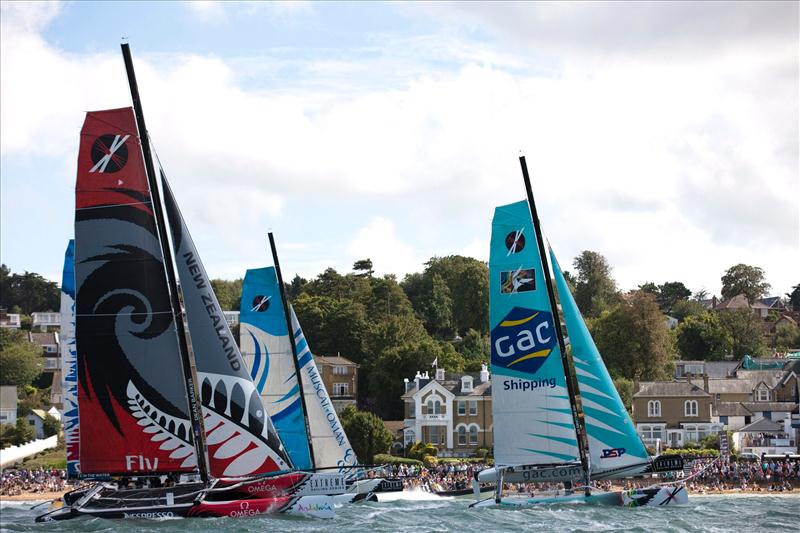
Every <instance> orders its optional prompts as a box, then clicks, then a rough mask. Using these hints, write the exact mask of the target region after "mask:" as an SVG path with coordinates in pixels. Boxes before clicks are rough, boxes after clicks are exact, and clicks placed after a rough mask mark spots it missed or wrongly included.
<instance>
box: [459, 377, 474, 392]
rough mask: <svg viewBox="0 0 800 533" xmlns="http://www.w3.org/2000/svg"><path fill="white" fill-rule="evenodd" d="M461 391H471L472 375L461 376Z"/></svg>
mask: <svg viewBox="0 0 800 533" xmlns="http://www.w3.org/2000/svg"><path fill="white" fill-rule="evenodd" d="M461 392H472V376H463V377H462V378H461Z"/></svg>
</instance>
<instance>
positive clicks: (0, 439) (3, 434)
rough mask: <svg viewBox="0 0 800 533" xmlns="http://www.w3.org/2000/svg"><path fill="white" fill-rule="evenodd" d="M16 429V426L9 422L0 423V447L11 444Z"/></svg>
mask: <svg viewBox="0 0 800 533" xmlns="http://www.w3.org/2000/svg"><path fill="white" fill-rule="evenodd" d="M16 430H17V428H15V427H14V426H13V425H11V424H1V425H0V449H2V448H7V447H9V446H11V445H12V444H13V440H14V435H15V434H16Z"/></svg>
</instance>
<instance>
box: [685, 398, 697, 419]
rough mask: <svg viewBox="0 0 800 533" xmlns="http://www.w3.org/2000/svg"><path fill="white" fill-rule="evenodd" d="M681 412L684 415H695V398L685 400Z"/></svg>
mask: <svg viewBox="0 0 800 533" xmlns="http://www.w3.org/2000/svg"><path fill="white" fill-rule="evenodd" d="M683 414H684V415H686V416H697V400H686V402H684V404H683Z"/></svg>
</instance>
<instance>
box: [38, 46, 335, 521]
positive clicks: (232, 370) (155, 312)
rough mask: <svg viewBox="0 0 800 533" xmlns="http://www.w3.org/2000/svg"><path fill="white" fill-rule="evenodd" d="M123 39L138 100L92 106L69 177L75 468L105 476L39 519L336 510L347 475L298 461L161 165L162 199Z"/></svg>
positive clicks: (130, 77)
mask: <svg viewBox="0 0 800 533" xmlns="http://www.w3.org/2000/svg"><path fill="white" fill-rule="evenodd" d="M122 49H123V56H124V57H125V63H126V69H127V71H128V80H129V83H130V86H131V93H132V96H133V102H134V108H122V109H111V110H105V111H95V112H89V113H87V115H86V120H85V122H84V125H83V129H82V130H81V144H80V152H79V156H78V177H77V184H76V213H75V250H74V251H75V254H74V255H75V259H74V265H75V272H74V280H75V304H74V305H75V343H76V344H75V347H76V357H77V367H78V373H77V388H78V394H77V396H78V411H79V417H80V431H79V433H80V436H79V447H80V451H79V460H80V477H82V478H84V479H100V481H97V482H95V483H94V484H92V485H90V486H89V487H86V488H82V489H79V490H76V491H72V492H70V493H67V494H66V495H65V496H64V499H63V503H64V506H63V507H61V508H58V509H54V510H52V511H50V512H48V513H45V514H44V515H41V516H38V517H37V518H36V520H37V521H38V522H45V521H53V520H64V519H69V518H75V517H79V516H83V515H89V516H96V517H103V518H161V517H181V516H182V517H194V516H231V517H238V516H251V515H257V514H262V513H278V512H290V513H297V514H308V515H313V516H318V517H323V518H331V517H333V515H334V510H333V500H332V499H331V498H330V496H327V494H326V493H327V491H328V490H329V487H330V485H332V484H340V485H344V476H342V475H341V474H338V473H327V474H326V473H313V474H312V473H306V472H297V471H294V469H293V465H292V462H291V460H290V459H289V457H288V455H287V454H286V451H285V450H284V447H283V445H282V443H281V441H280V438H279V437H278V435H277V433H276V431H275V429H274V428H273V426H272V422H271V421H270V419H269V416H267V413H266V410H265V408H264V406H263V405H262V403H261V397H260V396H259V394H258V392H257V391H256V387H255V384H254V383H253V381H252V379H251V378H250V375H249V373H248V372H247V370H246V368H245V366H244V361H243V359H242V356H241V353H240V352H239V349H238V347H237V346H236V343H235V342H234V339H233V337H232V335H231V332H230V330H229V329H228V326H227V324H226V322H225V319H224V316H223V314H222V309H221V308H220V306H219V303H218V302H217V299H216V296H215V295H214V292H213V290H212V288H211V283H210V281H209V279H208V276H207V275H206V272H205V269H204V268H203V265H202V262H201V261H200V257H199V255H198V253H197V250H196V249H195V247H194V243H193V242H192V239H191V236H190V235H189V232H188V229H187V227H186V225H185V223H184V221H183V218H182V217H181V215H180V211H179V209H178V205H177V203H176V201H175V198H174V196H173V194H172V191H171V190H170V188H169V184H168V183H167V181H166V178H165V176H164V173H163V170H161V189H162V190H163V193H164V196H165V198H164V205H163V206H162V202H161V198H160V193H159V186H158V181H157V176H156V174H155V169H154V165H153V160H152V156H151V154H150V145H149V140H148V136H147V129H146V127H145V125H144V117H143V115H142V111H141V103H140V101H139V96H138V89H137V87H136V79H135V75H134V73H133V65H132V61H131V57H130V50H129V48H128V46H127V45H125V44H124V45H122ZM168 227H169V230H171V233H172V235H171V236H172V246H170V242H169V239H168V236H167V231H168V229H167V228H168ZM173 261H176V262H177V265H174V266H173ZM66 263H67V267H68V263H69V259H67V261H66ZM175 269H177V275H176V271H175ZM65 270H68V268H65ZM67 278H68V275H67V274H65V279H67ZM178 280H180V287H179V286H178ZM180 296H182V297H183V302H184V303H185V313H184V307H183V306H182V305H181V301H180ZM184 323H185V324H186V326H184Z"/></svg>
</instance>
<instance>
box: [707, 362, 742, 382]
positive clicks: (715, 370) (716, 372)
mask: <svg viewBox="0 0 800 533" xmlns="http://www.w3.org/2000/svg"><path fill="white" fill-rule="evenodd" d="M737 366H739V363H738V362H737V361H706V364H705V367H704V368H705V371H706V375H707V376H708V377H709V378H712V379H715V378H726V377H728V376H730V375H731V374H733V371H734V370H736V367H737Z"/></svg>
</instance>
